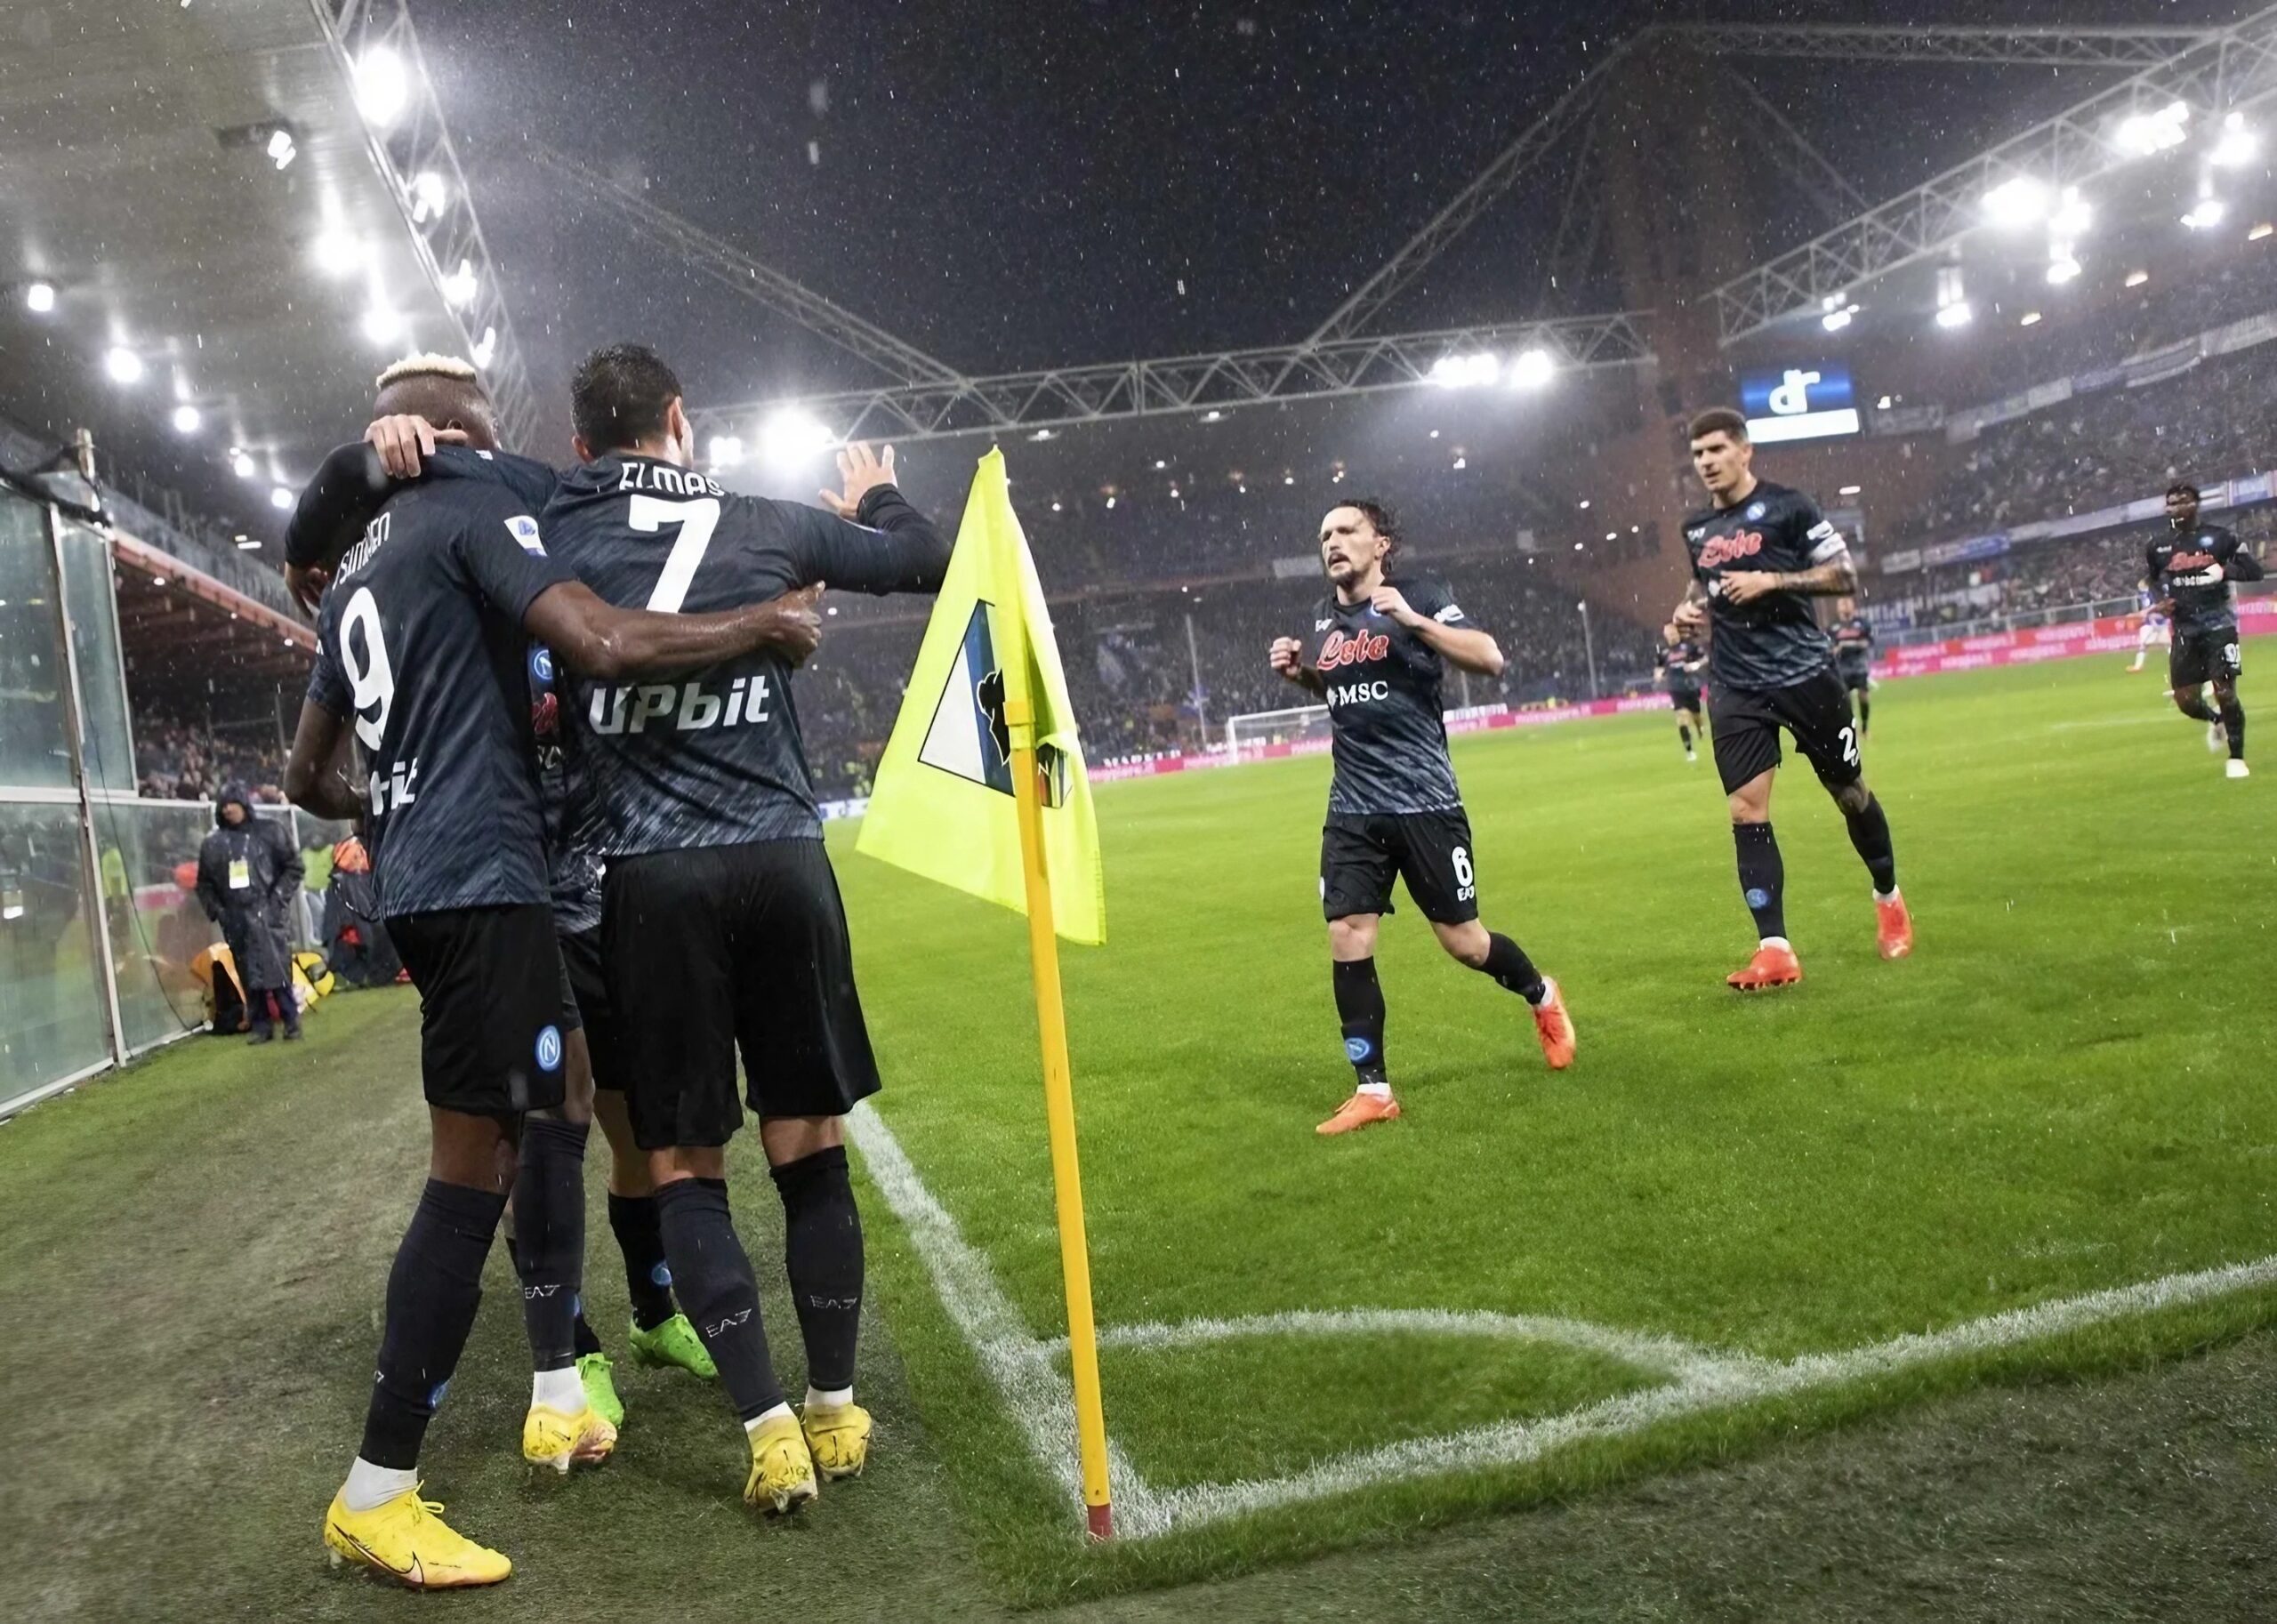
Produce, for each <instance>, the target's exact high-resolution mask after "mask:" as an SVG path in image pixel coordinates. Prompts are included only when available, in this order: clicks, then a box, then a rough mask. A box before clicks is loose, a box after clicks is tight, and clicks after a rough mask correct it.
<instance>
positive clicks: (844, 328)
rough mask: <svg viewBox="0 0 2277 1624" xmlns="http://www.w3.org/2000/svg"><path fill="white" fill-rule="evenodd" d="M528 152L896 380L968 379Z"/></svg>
mask: <svg viewBox="0 0 2277 1624" xmlns="http://www.w3.org/2000/svg"><path fill="white" fill-rule="evenodd" d="M528 151H529V156H530V157H531V158H532V159H533V160H535V162H536V163H537V165H539V167H541V168H543V169H544V170H545V171H547V172H548V173H551V174H552V175H555V176H556V177H558V178H559V179H560V180H562V181H567V182H568V183H569V184H570V185H571V186H573V187H575V189H577V190H578V191H580V192H582V193H583V194H584V195H585V196H586V197H589V198H591V200H592V201H594V202H595V203H598V204H599V205H601V206H602V207H604V208H607V209H611V210H613V211H615V212H616V213H617V214H619V215H621V216H622V217H624V220H625V221H628V222H629V223H630V224H632V226H633V227H635V228H636V229H639V230H640V232H641V234H642V235H643V236H645V237H648V238H649V240H651V241H652V242H655V243H656V244H657V245H659V246H661V247H664V248H666V249H668V250H670V251H671V252H672V253H673V254H674V255H675V256H677V257H678V258H679V259H680V261H682V262H683V263H685V264H687V265H688V266H690V267H692V268H693V269H696V270H700V271H702V272H703V273H704V275H705V276H707V277H711V278H712V280H713V281H715V282H718V283H720V284H721V285H724V286H726V287H728V288H729V289H731V290H732V291H734V292H736V293H741V294H742V295H743V296H744V298H746V299H750V300H752V301H756V302H757V303H760V304H762V305H765V306H766V307H767V308H768V310H773V311H774V312H776V314H777V315H779V316H787V317H789V318H791V319H792V320H793V321H795V322H797V323H798V324H799V325H800V326H802V327H805V328H807V329H808V330H809V331H810V332H813V333H817V334H820V335H821V336H822V337H824V338H826V339H828V340H829V341H830V342H832V343H833V344H836V345H837V346H838V347H839V348H841V350H847V351H849V352H850V353H852V354H854V355H857V356H859V357H861V358H862V359H864V360H865V361H867V362H869V363H870V364H871V365H872V366H875V367H876V368H877V369H878V370H879V371H881V372H882V373H884V374H886V376H888V377H889V378H890V379H892V380H893V381H894V382H896V383H899V384H926V385H934V386H940V385H951V386H954V385H961V384H963V383H964V382H966V381H967V380H966V379H965V377H964V374H961V373H960V372H959V371H958V370H957V369H956V368H955V367H953V366H950V365H949V364H948V363H947V362H946V361H944V360H941V359H939V358H937V357H934V356H930V355H928V354H926V352H925V351H923V350H920V349H919V348H918V347H917V346H916V345H914V344H912V343H910V342H907V341H905V340H903V339H899V338H897V337H895V336H894V335H893V334H890V333H889V332H887V331H886V330H885V329H884V328H882V327H881V326H877V325H875V324H874V323H872V322H868V321H865V320H864V319H863V318H861V317H859V316H857V315H855V314H854V313H853V312H852V311H851V310H847V309H846V308H844V307H843V306H841V305H838V304H834V303H833V302H832V301H830V300H828V299H825V298H824V297H823V296H822V295H821V294H820V293H816V292H815V291H814V290H813V289H811V288H809V287H807V286H805V285H802V284H801V283H799V282H796V281H793V279H792V278H791V277H786V276H784V274H783V273H782V272H781V271H779V270H776V269H773V268H771V267H769V266H766V265H762V264H760V262H759V261H757V260H754V259H752V257H751V256H750V255H749V254H747V253H744V252H743V251H742V250H741V249H739V248H737V247H736V245H734V244H732V243H728V242H725V241H722V240H721V239H720V238H719V237H714V236H712V233H710V232H709V231H706V230H704V229H703V228H702V227H701V226H698V225H696V224H694V223H692V222H690V221H686V220H683V219H681V218H680V216H679V215H678V214H675V213H672V211H671V210H669V209H665V208H660V207H658V206H657V205H656V204H653V203H651V202H649V201H648V199H647V198H646V197H642V196H641V195H640V193H639V192H637V191H634V190H633V189H631V188H630V187H625V186H620V185H618V184H617V183H616V182H615V181H609V180H606V179H604V178H603V177H601V176H599V175H597V174H595V173H592V171H591V169H590V168H589V167H588V166H587V165H583V164H580V163H579V162H578V161H577V160H576V159H575V158H573V157H568V156H567V154H565V153H560V152H557V151H555V150H554V149H552V148H551V147H548V146H546V145H544V144H543V143H542V142H538V141H532V142H530V143H529V147H528Z"/></svg>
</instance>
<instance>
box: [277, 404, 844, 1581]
mask: <svg viewBox="0 0 2277 1624" xmlns="http://www.w3.org/2000/svg"><path fill="white" fill-rule="evenodd" d="M451 415H452V418H453V420H454V421H455V422H457V423H459V424H460V425H461V426H462V427H463V429H464V430H465V431H466V433H467V436H468V438H469V439H470V441H471V443H472V444H474V445H476V446H489V445H492V444H494V443H495V438H496V430H495V424H494V421H493V417H492V412H491V407H490V403H489V401H488V399H487V397H485V396H484V395H483V393H482V391H481V390H480V388H479V385H477V384H476V383H474V382H472V381H471V378H470V379H468V380H465V381H463V382H461V383H460V385H459V388H458V390H457V398H456V399H455V405H454V408H453V411H452V414H451ZM302 562H303V563H304V564H305V563H306V560H303V561H302ZM321 573H323V572H322V571H319V574H321ZM302 574H303V577H304V580H305V579H306V578H307V575H308V572H307V571H306V570H305V569H304V570H303V572H302ZM330 576H331V578H330V581H329V585H328V588H327V589H326V592H325V596H324V599H323V609H322V612H321V614H320V615H319V618H318V652H317V657H316V662H315V667H314V670H313V671H312V672H311V674H310V680H309V696H308V699H307V701H306V702H305V703H303V704H302V709H301V718H300V724H299V728H298V731H297V733H296V735H295V736H294V743H293V753H292V759H291V760H290V762H289V763H288V765H287V767H286V789H287V792H289V793H290V794H291V796H292V798H293V800H294V802H295V803H296V804H298V805H300V806H302V807H304V808H308V809H309V810H310V811H311V812H313V813H315V814H317V815H318V816H324V817H341V818H346V817H356V816H366V815H367V823H368V827H369V830H370V844H371V850H372V856H373V863H374V870H375V872H376V876H377V880H378V884H379V894H380V904H379V905H380V913H381V916H382V918H383V919H384V920H385V921H386V923H387V927H388V932H389V935H390V938H391V939H392V940H393V942H394V944H395V945H396V947H397V949H398V951H399V953H401V955H402V958H403V961H404V964H405V966H406V968H407V969H409V971H410V972H411V978H412V981H413V982H414V985H417V987H418V988H419V993H420V1071H421V1078H422V1085H423V1088H424V1090H425V1093H426V1097H427V1102H428V1107H429V1113H428V1114H429V1122H430V1161H429V1174H428V1180H427V1184H426V1187H425V1189H424V1191H423V1193H422V1195H421V1197H420V1201H419V1205H418V1209H417V1210H416V1212H415V1213H414V1216H413V1218H412V1222H411V1226H410V1228H409V1230H408V1231H407V1232H406V1234H405V1236H404V1239H403V1243H402V1246H401V1248H400V1250H398V1252H397V1254H396V1259H395V1265H394V1267H393V1269H392V1271H391V1272H390V1275H389V1277H388V1288H387V1306H386V1318H385V1323H384V1329H383V1331H382V1336H381V1341H380V1352H379V1358H378V1371H377V1374H376V1377H375V1379H374V1385H373V1388H372V1396H371V1401H370V1404H369V1407H368V1410H367V1412H366V1418H365V1424H364V1439H363V1444H362V1447H361V1449H360V1450H359V1451H358V1456H357V1459H356V1461H355V1463H354V1465H353V1466H352V1467H350V1470H349V1474H348V1479H347V1482H346V1483H344V1484H343V1485H342V1488H341V1490H340V1491H339V1493H338V1494H337V1495H335V1496H334V1499H333V1502H332V1505H331V1507H330V1508H329V1509H328V1510H327V1511H326V1515H325V1543H326V1546H328V1547H329V1548H331V1550H332V1552H333V1554H334V1557H335V1558H336V1559H338V1560H343V1561H351V1562H355V1563H358V1564H362V1565H365V1566H366V1567H370V1568H372V1569H374V1570H375V1571H377V1572H382V1573H384V1574H386V1575H388V1576H389V1577H390V1578H393V1579H396V1580H400V1581H401V1582H403V1583H405V1584H407V1585H410V1586H412V1587H414V1588H445V1587H454V1586H462V1585H482V1584H495V1583H496V1582H497V1581H498V1580H503V1579H504V1578H505V1577H507V1575H508V1574H509V1573H510V1572H511V1571H512V1564H511V1563H510V1562H509V1561H508V1560H507V1559H506V1558H505V1557H504V1556H502V1555H500V1554H499V1553H498V1552H496V1551H495V1550H490V1549H487V1548H485V1547H483V1546H480V1545H478V1544H476V1543H475V1542H474V1541H472V1540H468V1539H466V1538H465V1537H464V1536H463V1535H461V1534H459V1533H458V1532H456V1531H455V1530H454V1529H452V1528H450V1527H449V1526H448V1525H447V1524H444V1523H443V1522H442V1521H441V1519H440V1518H439V1515H437V1513H438V1512H439V1509H440V1507H436V1506H433V1505H431V1504H430V1503H429V1502H428V1501H426V1500H425V1499H422V1497H421V1493H420V1489H421V1484H420V1480H419V1475H418V1458H419V1448H420V1443H421V1442H422V1439H423V1437H424V1435H425V1433H426V1430H427V1424H428V1422H429V1421H430V1419H432V1418H433V1416H434V1413H435V1409H436V1406H437V1405H438V1404H439V1403H441V1402H442V1397H443V1394H444V1391H445V1389H446V1388H447V1387H448V1386H449V1383H450V1378H451V1373H452V1371H453V1370H454V1369H455V1367H456V1365H457V1363H458V1357H459V1354H460V1352H461V1351H462V1349H463V1347H464V1345H465V1342H466V1338H467V1333H468V1331H469V1330H470V1328H471V1326H472V1324H473V1322H474V1314H475V1310H476V1307H477V1305H478V1304H479V1302H480V1300H481V1278H482V1268H483V1263H484V1259H485V1258H486V1257H487V1255H488V1253H489V1250H490V1242H491V1239H492V1237H493V1235H494V1234H495V1232H496V1230H497V1227H498V1221H499V1218H500V1216H501V1214H502V1213H503V1210H504V1208H505V1205H506V1192H507V1189H508V1186H510V1185H516V1181H517V1170H518V1164H519V1162H521V1158H520V1156H519V1142H520V1141H521V1140H522V1139H523V1138H524V1137H525V1135H526V1134H531V1135H536V1136H538V1137H541V1138H548V1139H551V1138H564V1137H567V1136H566V1134H564V1133H563V1132H561V1131H560V1130H566V1129H567V1127H568V1126H569V1119H568V1116H567V1113H565V1110H564V1107H565V1105H566V1104H567V1091H566V1087H565V1076H564V1066H563V1064H562V1062H563V1057H564V1043H563V1038H562V1033H561V1029H560V1025H559V1021H560V1017H561V993H560V978H561V970H560V961H559V954H558V953H557V952H556V950H555V947H554V941H553V921H552V912H551V909H550V908H549V907H548V906H547V885H546V864H545V851H544V846H543V835H542V829H541V814H540V808H539V800H538V789H537V783H536V776H535V767H534V761H533V758H532V752H531V740H530V732H529V714H530V712H529V703H528V690H527V679H526V677H525V675H524V661H525V658H526V651H527V646H528V638H529V636H530V635H532V634H535V635H536V636H538V637H540V638H542V639H543V640H544V641H545V643H546V644H547V646H548V647H551V648H552V649H553V650H554V651H555V652H556V654H557V655H559V657H561V658H562V659H564V660H565V661H566V662H567V663H569V664H570V665H572V666H573V667H574V668H575V669H578V670H580V671H590V672H592V673H594V674H596V675H598V676H599V677H602V678H604V679H620V678H629V677H632V676H635V675H664V674H666V673H669V672H672V671H684V670H687V669H689V668H690V667H693V666H698V665H703V664H705V663H710V662H712V661H715V660H720V659H724V658H729V657H733V656H736V655H743V654H745V653H748V652H749V651H750V650H752V649H754V648H757V647H762V646H778V645H779V646H783V647H788V648H790V649H792V650H793V651H801V650H803V649H806V648H811V647H813V643H814V639H815V637H816V636H817V633H818V629H819V624H820V623H819V621H818V620H817V618H816V617H815V616H814V615H813V614H812V613H811V612H810V611H809V609H807V608H806V607H805V606H803V605H799V604H795V603H794V604H792V605H789V606H785V605H783V604H779V603H761V604H755V605H752V607H746V608H743V609H739V610H737V611H736V612H734V613H731V614H722V615H703V616H696V615H651V614H629V613H626V612H624V611H623V610H619V609H616V608H613V607H610V606H609V605H608V604H607V603H605V602H603V601H602V600H601V599H599V598H598V597H596V596H595V595H594V594H593V593H592V592H591V591H590V590H588V589H587V588H585V587H583V585H580V584H579V583H577V582H576V580H575V577H574V576H572V575H570V573H569V571H568V570H567V568H566V567H563V566H562V565H560V564H559V563H557V562H556V561H555V560H554V559H551V558H549V557H548V556H547V555H546V551H545V547H544V545H543V541H542V539H541V536H540V533H539V530H538V526H537V522H536V520H535V519H533V518H532V517H531V516H530V515H529V514H528V512H527V511H526V504H524V503H523V502H519V501H518V500H516V499H515V498H514V496H513V495H512V494H511V493H509V492H508V491H506V490H504V489H503V488H502V487H500V486H497V485H496V484H495V483H492V482H489V481H486V480H475V479H437V480H432V481H427V482H422V483H421V484H419V485H416V486H407V487H406V488H404V489H403V490H401V491H399V492H398V493H396V494H392V495H391V496H390V499H389V500H388V502H387V504H386V506H385V507H384V508H383V509H382V511H381V512H380V514H379V516H378V517H377V518H376V519H374V520H373V521H372V523H371V525H370V526H369V527H367V528H366V531H365V534H364V536H363V539H362V540H361V541H360V542H358V543H356V544H355V545H353V546H351V547H350V548H349V549H348V551H347V552H346V553H345V555H344V556H342V557H341V558H340V559H338V562H337V568H336V570H334V571H331V572H330ZM358 746H360V750H358V749H357V748H356V747H358ZM351 752H354V753H357V754H360V757H361V760H362V763H363V770H362V776H360V778H359V777H358V776H354V774H353V773H352V771H351V768H350V755H351ZM576 1138H577V1139H578V1146H579V1148H580V1150H581V1151H582V1145H583V1138H582V1134H579V1135H577V1136H576ZM574 1171H575V1170H574V1168H573V1169H572V1170H571V1174H572V1176H571V1177H570V1178H567V1180H566V1181H565V1180H564V1179H562V1178H558V1177H557V1178H547V1179H543V1180H541V1181H539V1182H538V1183H537V1184H536V1185H535V1187H534V1186H533V1185H532V1183H531V1181H530V1180H529V1179H528V1178H523V1179H522V1180H521V1182H520V1184H519V1186H518V1194H519V1196H520V1198H521V1202H522V1209H521V1212H520V1218H521V1221H522V1225H523V1243H524V1248H525V1253H526V1257H527V1255H528V1254H530V1253H532V1252H535V1254H537V1255H538V1256H539V1257H540V1258H543V1259H544V1260H545V1264H544V1266H545V1267H551V1268H554V1269H557V1270H563V1271H566V1272H567V1278H570V1279H574V1277H575V1266H576V1265H575V1260H576V1259H577V1258H581V1257H582V1255H583V1244H584V1234H583V1185H582V1182H580V1181H578V1180H577V1179H576V1178H575V1177H574ZM529 1277H530V1275H529V1271H528V1269H527V1268H526V1270H525V1279H526V1280H527V1279H528V1278H529ZM559 1277H560V1276H559V1275H557V1278H559ZM574 1300H575V1296H574V1290H563V1291H558V1292H554V1293H548V1294H546V1295H545V1296H544V1297H543V1298H537V1297H533V1296H532V1295H531V1294H529V1293H528V1292H527V1290H526V1292H525V1303H524V1307H525V1318H526V1322H527V1326H528V1329H529V1331H530V1337H531V1344H532V1350H533V1353H534V1354H538V1355H541V1357H540V1369H539V1373H538V1375H537V1377H536V1378H535V1382H534V1384H533V1393H532V1403H531V1407H530V1411H529V1413H528V1417H527V1421H526V1423H525V1426H524V1429H523V1452H524V1454H525V1455H526V1456H528V1457H529V1458H530V1459H534V1460H538V1461H541V1462H542V1463H543V1464H546V1465H552V1466H557V1467H559V1468H560V1469H563V1470H567V1467H568V1464H569V1463H570V1462H571V1461H572V1460H586V1461H591V1460H598V1459H602V1458H605V1457H606V1456H607V1453H608V1452H609V1451H610V1450H611V1448H613V1447H614V1445H615V1443H616V1429H615V1428H614V1427H611V1426H610V1425H609V1423H608V1422H607V1420H606V1419H602V1418H601V1417H599V1415H597V1414H596V1413H595V1412H594V1411H593V1409H592V1406H591V1403H590V1401H589V1400H588V1399H587V1398H586V1396H585V1395H584V1393H583V1386H582V1383H581V1382H580V1381H579V1379H578V1375H577V1372H576V1371H575V1365H574V1362H573V1359H572V1357H571V1352H570V1348H571V1338H570V1334H569V1331H568V1316H569V1314H570V1313H571V1311H572V1304H573V1303H574ZM555 1353H558V1355H559V1358H558V1360H554V1359H551V1358H548V1357H547V1356H546V1355H549V1354H555Z"/></svg>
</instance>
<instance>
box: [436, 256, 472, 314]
mask: <svg viewBox="0 0 2277 1624" xmlns="http://www.w3.org/2000/svg"><path fill="white" fill-rule="evenodd" d="M478 286H479V284H478V283H477V282H476V281H475V277H474V261H471V260H461V261H459V268H458V269H456V270H455V271H453V272H452V273H451V274H450V275H449V276H447V277H444V278H443V301H444V302H445V303H447V304H448V305H449V306H450V307H451V309H453V310H464V309H466V307H467V306H469V305H471V304H472V303H473V302H474V295H475V292H476V289H477V287H478Z"/></svg>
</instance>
